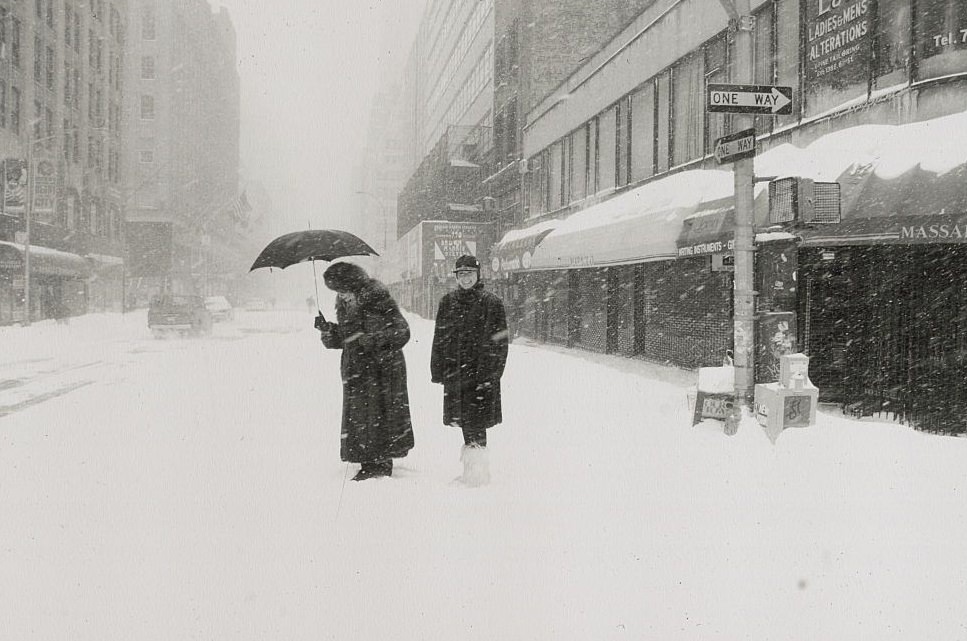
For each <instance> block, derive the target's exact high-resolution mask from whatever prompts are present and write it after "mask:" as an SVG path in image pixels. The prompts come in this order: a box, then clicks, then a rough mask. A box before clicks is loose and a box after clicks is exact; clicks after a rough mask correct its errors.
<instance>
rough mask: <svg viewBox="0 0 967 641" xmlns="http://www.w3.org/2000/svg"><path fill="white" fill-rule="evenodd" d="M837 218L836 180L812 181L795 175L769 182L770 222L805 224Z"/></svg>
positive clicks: (838, 219)
mask: <svg viewBox="0 0 967 641" xmlns="http://www.w3.org/2000/svg"><path fill="white" fill-rule="evenodd" d="M839 221H840V185H839V183H837V182H814V181H813V180H811V179H809V178H801V177H798V176H795V177H791V178H779V179H777V180H773V181H771V182H770V183H769V222H770V223H773V224H782V223H802V224H807V225H808V224H819V223H838V222H839Z"/></svg>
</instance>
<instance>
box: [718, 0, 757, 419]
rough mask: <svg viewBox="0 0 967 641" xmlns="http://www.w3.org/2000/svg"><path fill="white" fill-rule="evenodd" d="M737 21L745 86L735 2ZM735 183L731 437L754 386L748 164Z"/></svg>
mask: <svg viewBox="0 0 967 641" xmlns="http://www.w3.org/2000/svg"><path fill="white" fill-rule="evenodd" d="M734 6H735V9H736V13H737V14H738V16H739V17H738V20H736V21H735V24H736V27H737V30H736V34H735V55H736V67H735V69H736V80H737V81H738V82H740V83H750V84H751V82H752V80H753V77H752V62H753V40H752V30H753V29H754V28H755V22H754V18H753V16H752V15H751V12H750V6H749V0H735V4H734ZM732 122H733V130H743V129H748V128H751V127H752V126H753V116H751V115H749V114H748V113H738V114H735V115H734V116H733V121H732ZM733 172H734V180H735V280H734V291H733V296H734V300H733V310H734V318H733V337H734V346H733V365H734V367H735V403H734V404H733V408H732V414H731V416H729V418H728V419H727V420H726V422H725V433H726V434H728V435H734V434H736V433H737V432H738V430H739V423H740V422H741V421H742V417H743V416H744V414H745V411H746V409H748V408H749V407H750V406H751V401H752V398H751V396H752V391H753V389H754V383H755V292H754V276H753V274H754V272H753V269H754V263H753V261H754V256H755V235H754V233H753V230H752V222H753V221H752V219H753V196H754V195H753V191H752V190H753V179H754V173H755V168H754V159H753V158H752V157H746V158H740V159H738V160H736V161H735V163H734V165H733Z"/></svg>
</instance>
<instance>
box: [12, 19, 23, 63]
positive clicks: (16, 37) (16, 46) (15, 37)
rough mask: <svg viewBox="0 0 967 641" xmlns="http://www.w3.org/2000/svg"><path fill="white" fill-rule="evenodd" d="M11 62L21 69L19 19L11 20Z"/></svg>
mask: <svg viewBox="0 0 967 641" xmlns="http://www.w3.org/2000/svg"><path fill="white" fill-rule="evenodd" d="M10 62H11V63H13V66H14V67H16V68H17V69H20V63H21V56H20V20H18V19H17V18H13V19H11V20H10Z"/></svg>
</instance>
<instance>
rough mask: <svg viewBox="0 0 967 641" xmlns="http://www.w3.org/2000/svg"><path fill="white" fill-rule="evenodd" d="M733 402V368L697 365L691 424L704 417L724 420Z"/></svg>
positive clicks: (698, 421) (730, 410)
mask: <svg viewBox="0 0 967 641" xmlns="http://www.w3.org/2000/svg"><path fill="white" fill-rule="evenodd" d="M734 403H735V368H734V367H733V366H731V365H723V366H722V367H699V368H698V387H697V389H696V390H695V411H694V414H693V415H692V425H695V424H696V423H701V422H702V421H703V420H704V419H706V418H716V419H719V420H721V421H724V420H725V419H726V418H727V417H728V416H729V415H730V414H731V413H732V406H733V404H734Z"/></svg>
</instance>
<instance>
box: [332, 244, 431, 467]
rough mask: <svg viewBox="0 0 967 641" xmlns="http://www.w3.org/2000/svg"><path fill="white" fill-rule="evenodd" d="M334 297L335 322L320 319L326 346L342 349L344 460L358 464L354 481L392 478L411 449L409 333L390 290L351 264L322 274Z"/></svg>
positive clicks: (339, 266)
mask: <svg viewBox="0 0 967 641" xmlns="http://www.w3.org/2000/svg"><path fill="white" fill-rule="evenodd" d="M323 278H324V279H325V283H326V286H327V287H328V288H329V289H331V290H333V291H334V292H336V294H337V296H336V320H337V321H338V322H337V323H329V322H326V321H325V320H324V319H323V318H322V317H321V316H317V317H316V325H315V326H316V328H317V329H319V331H320V332H321V334H322V336H321V338H322V343H323V345H325V346H326V347H327V348H329V349H341V350H342V359H341V364H340V372H341V374H342V386H343V407H342V434H341V436H342V444H341V447H340V452H339V453H340V457H341V458H342V460H343V461H347V462H350V463H359V464H360V470H359V472H358V473H357V474H356V476H354V477H353V480H354V481H362V480H365V479H370V478H375V477H380V476H390V475H391V474H392V473H393V459H394V458H401V457H404V456H406V454H407V453H408V452H409V451H410V449H412V448H413V444H414V441H413V427H412V424H411V422H410V402H409V395H408V393H407V389H406V361H405V360H404V358H403V352H402V349H403V346H404V345H406V343H407V342H408V341H409V340H410V328H409V325H408V324H407V322H406V319H405V318H403V315H402V314H401V313H400V309H399V306H398V305H397V304H396V301H394V300H393V298H392V297H391V296H390V294H389V291H388V290H387V289H386V287H385V286H384V285H383V284H382V283H380V282H379V281H377V280H374V279H372V278H369V276H368V275H367V274H366V272H365V271H363V269H362V268H361V267H359V266H358V265H354V264H352V263H335V264H333V265H331V266H330V267H329V269H327V270H326V271H325V274H324V275H323Z"/></svg>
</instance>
